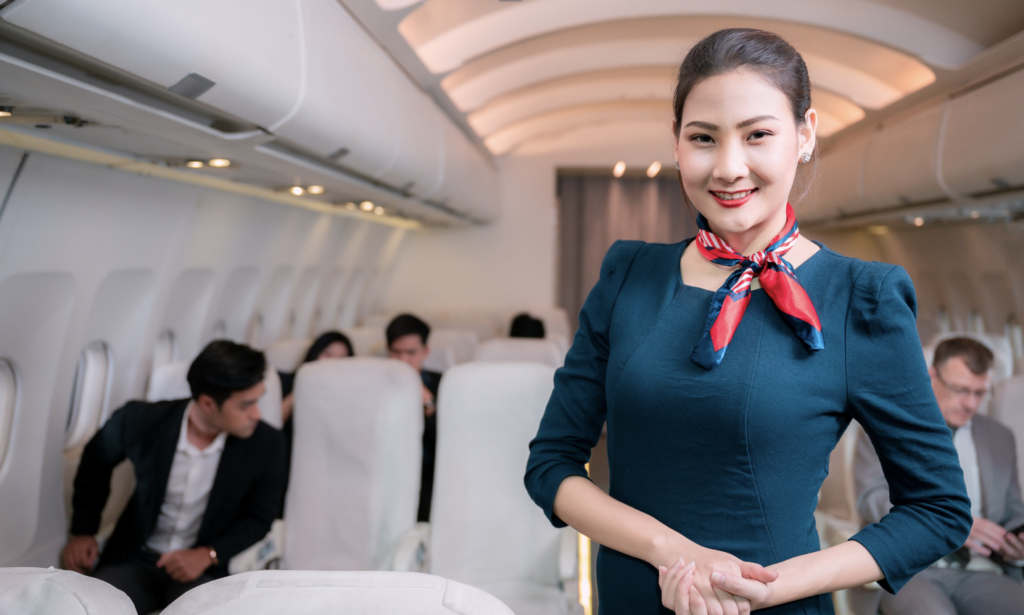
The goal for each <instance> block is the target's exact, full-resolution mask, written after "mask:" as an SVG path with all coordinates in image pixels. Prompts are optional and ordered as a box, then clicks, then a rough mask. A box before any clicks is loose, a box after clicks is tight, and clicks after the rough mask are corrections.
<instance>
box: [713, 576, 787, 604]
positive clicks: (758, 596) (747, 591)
mask: <svg viewBox="0 0 1024 615" xmlns="http://www.w3.org/2000/svg"><path fill="white" fill-rule="evenodd" d="M711 585H712V586H713V587H714V588H715V589H719V590H722V591H725V592H729V593H730V594H732V595H734V596H738V597H740V598H746V599H747V600H749V601H750V610H752V611H756V610H757V609H762V608H764V607H766V606H768V605H769V604H771V599H772V594H773V592H774V583H761V582H760V581H754V580H753V579H745V578H743V577H739V576H736V575H734V574H729V573H727V572H713V573H711Z"/></svg>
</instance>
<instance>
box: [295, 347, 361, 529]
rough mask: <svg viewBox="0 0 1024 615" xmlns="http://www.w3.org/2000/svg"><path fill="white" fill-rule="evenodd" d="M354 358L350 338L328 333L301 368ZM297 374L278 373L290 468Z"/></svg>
mask: <svg viewBox="0 0 1024 615" xmlns="http://www.w3.org/2000/svg"><path fill="white" fill-rule="evenodd" d="M354 356H356V353H355V351H353V350H352V341H351V340H349V339H348V336H346V335H345V334H344V333H341V332H340V331H328V332H327V333H323V334H321V335H320V336H319V337H318V338H316V339H315V340H313V343H312V344H311V345H310V346H309V350H307V351H306V356H305V358H303V359H302V363H300V364H299V367H302V365H304V364H306V363H310V362H313V361H321V360H324V359H344V358H345V357H354ZM296 372H298V368H296V370H295V372H292V373H288V372H277V375H278V376H280V377H281V395H282V397H283V399H282V400H281V420H282V421H284V424H283V425H282V427H281V432H282V433H284V442H285V459H287V460H288V464H289V466H290V465H291V460H292V440H293V438H294V436H295V423H294V422H292V411H293V410H294V409H295V393H294V390H293V389H294V388H295V373H296ZM285 476H286V477H287V476H288V475H287V474H286V475H285ZM284 493H285V495H287V493H288V483H287V479H286V482H285V490H284ZM285 495H282V497H281V514H280V515H278V516H279V518H280V517H282V516H283V515H284V497H285Z"/></svg>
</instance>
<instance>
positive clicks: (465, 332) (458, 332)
mask: <svg viewBox="0 0 1024 615" xmlns="http://www.w3.org/2000/svg"><path fill="white" fill-rule="evenodd" d="M427 343H428V344H430V348H431V351H433V350H434V349H435V348H437V347H439V346H448V347H450V348H451V349H452V351H454V353H455V361H456V363H466V362H467V361H472V360H473V355H475V354H476V347H477V346H479V345H480V338H479V337H478V336H477V334H476V332H475V331H472V330H470V329H434V330H433V331H431V332H430V337H429V338H428V340H427Z"/></svg>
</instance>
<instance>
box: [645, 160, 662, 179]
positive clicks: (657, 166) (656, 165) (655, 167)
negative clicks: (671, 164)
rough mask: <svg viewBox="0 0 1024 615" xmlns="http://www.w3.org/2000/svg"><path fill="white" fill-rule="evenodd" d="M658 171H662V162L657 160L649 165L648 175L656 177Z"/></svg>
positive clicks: (652, 177)
mask: <svg viewBox="0 0 1024 615" xmlns="http://www.w3.org/2000/svg"><path fill="white" fill-rule="evenodd" d="M658 173H661V163H660V162H658V161H657V160H655V161H654V162H652V163H651V166H649V167H647V177H650V178H651V179H654V177H655V176H656V175H657V174H658Z"/></svg>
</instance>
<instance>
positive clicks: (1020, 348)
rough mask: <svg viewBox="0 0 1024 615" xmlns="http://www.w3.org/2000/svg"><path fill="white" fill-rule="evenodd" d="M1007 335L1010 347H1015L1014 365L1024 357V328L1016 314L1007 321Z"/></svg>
mask: <svg viewBox="0 0 1024 615" xmlns="http://www.w3.org/2000/svg"><path fill="white" fill-rule="evenodd" d="M1006 337H1007V338H1009V340H1010V347H1011V348H1012V349H1013V363H1014V365H1016V364H1017V362H1018V361H1020V359H1021V357H1024V329H1022V328H1021V326H1020V323H1019V322H1018V321H1017V317H1016V316H1010V319H1009V320H1008V321H1007V323H1006Z"/></svg>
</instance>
